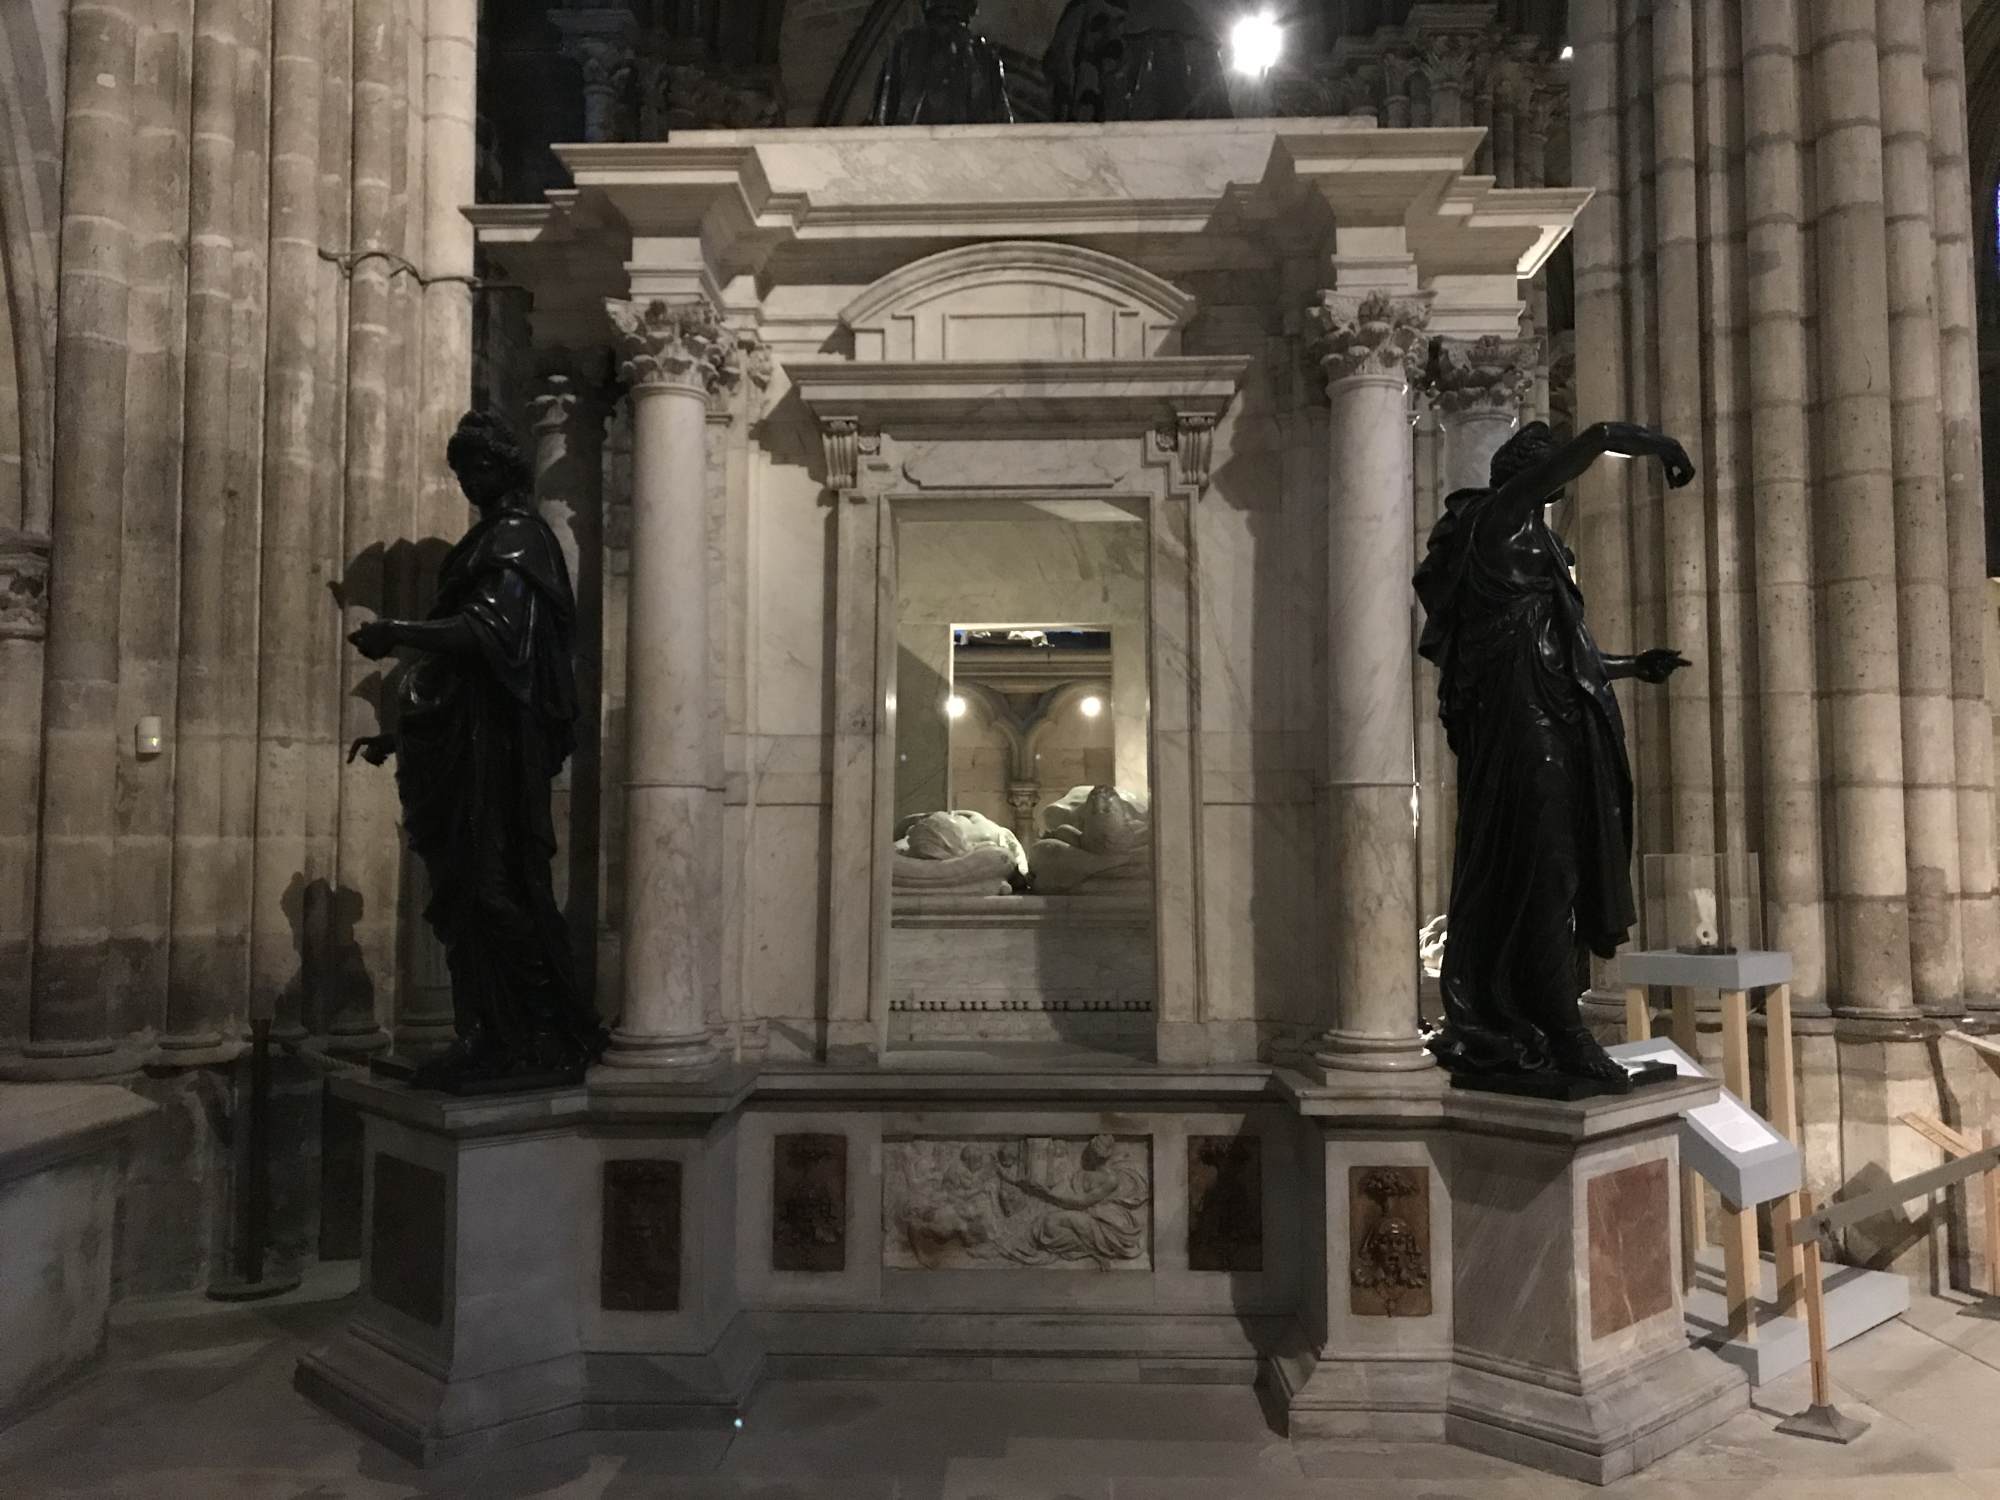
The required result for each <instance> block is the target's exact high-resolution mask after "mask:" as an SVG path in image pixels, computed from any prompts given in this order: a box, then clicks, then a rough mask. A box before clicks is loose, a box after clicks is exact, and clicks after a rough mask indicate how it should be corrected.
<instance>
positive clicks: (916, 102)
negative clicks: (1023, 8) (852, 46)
mask: <svg viewBox="0 0 2000 1500" xmlns="http://www.w3.org/2000/svg"><path fill="white" fill-rule="evenodd" d="M978 10H979V0H924V18H923V20H922V21H921V22H920V23H919V24H918V25H915V26H913V27H911V28H910V29H909V30H908V31H906V32H904V33H903V34H902V35H901V36H900V37H898V38H897V39H896V45H895V47H894V48H893V49H892V50H891V51H890V53H889V60H888V62H886V63H884V64H883V65H882V77H881V81H880V82H878V83H877V84H876V86H875V108H874V109H873V110H871V111H870V112H869V115H868V123H869V124H871V125H1008V124H1012V123H1013V120H1014V109H1013V106H1012V105H1011V104H1009V103H1008V101H1007V70H1006V69H1005V68H1004V67H1002V66H1001V63H1000V53H999V51H998V49H997V48H995V47H994V46H993V44H992V43H991V42H989V41H987V40H986V38H985V37H983V36H981V35H979V33H978V32H976V31H974V30H973V29H972V18H973V16H974V15H976V14H977V13H978Z"/></svg>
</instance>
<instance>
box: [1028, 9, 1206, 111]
mask: <svg viewBox="0 0 2000 1500" xmlns="http://www.w3.org/2000/svg"><path fill="white" fill-rule="evenodd" d="M1042 62H1043V68H1044V70H1045V71H1046V72H1047V74H1048V79H1049V89H1050V96H1051V100H1052V105H1053V110H1052V112H1053V114H1054V117H1055V118H1056V119H1058V120H1066V121H1072V122H1077V123H1085V124H1088V123H1095V122H1097V121H1102V120H1223V119H1227V118H1229V114H1230V109H1229V84H1228V78H1227V75H1226V74H1225V72H1224V70H1223V66H1222V48H1221V46H1220V44H1219V43H1218V42H1217V40H1216V36H1215V32H1214V30H1213V28H1212V26H1211V25H1210V23H1209V21H1208V20H1207V19H1206V18H1205V17H1204V16H1203V15H1202V13H1201V11H1200V10H1199V9H1198V8H1197V7H1196V6H1194V5H1192V4H1190V3H1188V0H1070V3H1069V5H1068V7H1067V8H1066V9H1065V10H1064V11H1063V13H1062V16H1061V18H1060V19H1058V20H1057V22H1056V33H1055V39H1054V40H1053V41H1052V42H1050V43H1049V50H1048V52H1047V53H1046V54H1045V55H1044V57H1043V59H1042Z"/></svg>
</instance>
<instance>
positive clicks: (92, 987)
mask: <svg viewBox="0 0 2000 1500" xmlns="http://www.w3.org/2000/svg"><path fill="white" fill-rule="evenodd" d="M135 31H136V27H135V23H134V19H133V14H132V6H131V5H130V4H129V3H127V0H73V3H72V4H71V6H70V8H69V51H68V57H67V66H68V87H67V94H66V115H65V122H64V137H63V139H64V143H65V149H64V161H63V169H64V170H63V221H62V252H61V260H60V264H61V273H60V277H59V280H58V283H57V291H56V303H57V322H56V362H55V363H56V368H55V423H56V439H55V454H56V461H55V474H54V513H53V518H52V524H51V528H50V530H51V533H52V549H51V551H52V556H51V566H50V569H49V574H48V584H49V603H48V647H47V654H46V656H45V658H44V661H45V668H44V678H43V700H42V701H43V724H44V730H43V742H42V817H41V869H40V876H39V880H38V882H37V887H36V903H35V957H34V974H33V979H32V987H31V990H30V1009H29V1016H28V1040H27V1042H26V1043H25V1045H24V1046H23V1048H22V1051H23V1054H24V1056H25V1058H26V1059H27V1061H28V1063H29V1064H30V1066H31V1067H34V1066H36V1065H39V1067H40V1071H43V1072H47V1073H63V1074H69V1075H80V1074H86V1073H90V1072H93V1071H116V1070H117V1069H118V1068H120V1067H122V1066H124V1063H123V1062H122V1061H121V1060H120V1059H119V1058H118V1057H117V1056H116V1054H115V1052H114V1047H113V1042H112V1039H111V1035H110V1019H111V1017H110V1006H109V991H108V989H107V987H106V983H105V979H106V973H107V965H106V962H105V959H106V950H107V948H108V945H109V942H110V924H111V913H112V901H113V890H114V888H115V880H114V869H113V861H112V846H113V841H114V838H115V832H116V809H117V795H116V794H117V782H118V764H119V759H120V754H121V746H122V745H123V744H125V743H128V741H127V740H126V736H129V735H130V734H131V732H132V726H130V725H121V724H119V723H118V721H117V704H118V617H117V612H116V611H115V610H114V609H110V608H107V607H106V606H107V601H111V600H115V599H116V598H117V597H118V591H119V572H120V567H121V563H122V557H121V536H120V532H121V522H122V515H121V512H122V510H123V492H124V470H125V396H126V354H127V310H128V301H129V294H130V283H129V280H128V264H129V259H130V255H131V249H132V229H131V223H130V214H131V211H132V169H133V151H134V123H135V122H134V118H133V108H134V92H135V91H134V87H133V85H134V80H135V76H136V38H135Z"/></svg>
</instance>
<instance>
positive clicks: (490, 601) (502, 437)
mask: <svg viewBox="0 0 2000 1500" xmlns="http://www.w3.org/2000/svg"><path fill="white" fill-rule="evenodd" d="M446 458H447V461H448V462H449V463H450V464H451V467H452V472H453V473H454V474H455V475H456V476H457V477H458V483H459V487H460V488H461V489H462V490H464V492H465V497H466V499H468V500H470V501H471V502H472V503H473V505H474V506H476V507H477V508H478V510H479V519H478V521H477V522H475V523H474V524H473V526H472V529H471V530H469V531H468V532H466V534H465V536H464V538H463V539H462V540H460V542H459V543H458V545H457V546H455V547H453V548H452V550H451V552H450V554H449V555H448V556H447V557H446V558H445V560H444V565H443V568H442V570H441V572H440V574H439V578H438V592H437V601H436V603H435V604H434V605H433V606H432V608H431V611H430V613H429V615H428V616H427V617H426V618H425V619H423V620H388V619H380V620H371V621H369V622H368V623H367V624H365V625H363V626H361V627H360V628H359V629H358V630H356V631H354V632H353V634H352V635H351V636H349V638H348V639H349V640H350V641H352V642H353V644H354V647H355V649H356V650H358V651H359V652H360V653H361V654H362V655H363V656H365V657H367V658H368V659H369V660H370V661H379V660H380V659H382V658H383V657H385V656H388V655H389V654H390V653H391V652H393V651H396V650H397V649H399V648H402V649H408V650H411V651H413V652H415V653H416V656H415V659H414V660H413V661H412V662H411V663H410V664H409V666H408V668H407V670H405V671H404V672H403V673H402V674H401V684H400V688H399V691H398V701H399V709H400V712H399V714H398V716H397V719H396V727H395V731H394V732H393V733H390V734H380V735H371V736H368V737H366V738H364V739H360V740H357V741H356V742H355V744H354V746H353V748H352V749H351V750H350V751H349V752H348V758H349V759H350V760H352V759H353V758H354V757H355V756H356V755H359V756H362V757H364V758H365V759H366V760H367V761H368V763H369V764H370V765H378V766H379V765H381V764H382V763H383V762H384V761H386V760H387V759H388V758H389V757H390V756H391V755H394V756H395V757H396V788H397V791H398V793H399V794H400V795H401V798H402V804H403V827H404V829H405V831H406V833H407V834H408V836H409V840H410V847H411V848H412V849H413V850H414V851H415V852H416V854H417V856H418V857H419V858H420V859H422V860H423V862H424V870H425V873H426V874H427V875H428V876H429V878H430V891H431V899H430V904H429V906H428V907H426V908H425V911H424V916H425V918H426V919H427V920H428V921H429V922H430V924H431V927H432V928H433V929H434V930H435V931H436V933H437V935H438V939H439V941H440V942H441V943H442V944H443V945H444V950H445V956H446V959H447V962H448V963H449V966H450V970H451V992H452V1010H453V1016H454V1020H455V1022H456V1028H457V1032H458V1039H457V1041H455V1042H454V1043H453V1044H452V1045H451V1046H450V1047H449V1048H448V1049H447V1050H446V1051H445V1052H444V1053H442V1054H441V1055H440V1056H438V1057H436V1058H432V1059H429V1060H427V1061H426V1062H424V1063H423V1064H421V1065H420V1066H419V1067H418V1069H417V1073H416V1076H415V1078H414V1080H413V1081H414V1082H416V1083H417V1084H418V1086H419V1087H436V1088H445V1089H451V1090H454V1091H457V1090H464V1089H479V1090H485V1089H505V1088H510V1087H514V1088H525V1087H545V1086H547V1085H548V1084H550V1083H551V1082H554V1081H568V1080H575V1079H580V1078H581V1077H582V1075H583V1072H584V1069H585V1068H586V1067H588V1065H589V1064H590V1063H591V1062H593V1061H594V1060H595V1059H596V1058H597V1056H598V1054H599V1053H600V1052H602V1051H603V1049H604V1044H605V1031H604V1027H603V1024H602V1023H601V1022H600V1021H599V1019H598V1017H597V1013H596V1010H595V1008H594V1007H593V1006H592V1004H591V1001H590V998H589V997H588V996H587V995H583V994H580V993H578V991H577V988H576V981H575V970H574V968H573V966H572V964H571V961H570V948H569V935H568V928H567V927H566V925H565V923H564V921H563V915H562V912H561V911H560V909H558V907H557V906H556V901H555V893H554V888H553V886H552V884H551V881H550V875H549V862H550V860H551V859H552V858H553V857H554V855H555V848H556V841H555V826H554V823H553V820H552V819H551V816H550V811H549V783H550V781H551V780H552V779H553V777H554V776H555V774H556V773H557V771H559V770H560V769H561V768H562V764H563V762H564V761H565V760H566V759H568V757H569V753H570V750H571V748H572V745H573V743H574V730H575V721H576V715H577V696H576V677H575V673H574V669H573V667H572V658H573V645H572V637H573V635H574V633H575V628H576V600H575V596H574V594H573V593H572V591H571V588H570V579H569V569H568V567H567V566H566V565H565V563H564V561H563V554H562V548H561V547H560V546H559V545H558V544H557V541H556V537H555V533H554V532H552V531H551V530H550V529H549V527H548V523H547V522H545V521H544V520H542V518H541V516H540V515H539V514H538V513H537V512H536V510H535V505H534V500H533V498H532V492H533V483H534V476H533V471H532V470H531V469H530V467H529V464H528V461H527V458H526V456H525V455H524V454H523V453H522V451H521V449H520V448H519V446H518V445H517V444H516V443H515V441H514V439H513V437H512V435H511V434H510V433H508V432H507V430H506V428H505V427H504V425H502V424H501V423H500V422H499V421H498V420H496V419H494V418H492V417H489V416H487V415H486V414H484V413H481V412H470V413H468V414H467V415H466V416H465V417H464V418H463V419H462V420H461V421H460V422H459V424H458V430H457V431H456V432H455V433H453V435H452V438H451V443H450V445H449V447H448V449H447V450H446Z"/></svg>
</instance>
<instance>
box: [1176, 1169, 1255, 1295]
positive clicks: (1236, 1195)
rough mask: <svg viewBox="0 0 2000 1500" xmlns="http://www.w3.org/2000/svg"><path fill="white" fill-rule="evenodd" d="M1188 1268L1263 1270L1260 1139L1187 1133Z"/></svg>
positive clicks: (1191, 1269) (1202, 1269) (1192, 1269)
mask: <svg viewBox="0 0 2000 1500" xmlns="http://www.w3.org/2000/svg"><path fill="white" fill-rule="evenodd" d="M1187 1255H1188V1269H1189V1270H1190V1271H1261V1270H1263V1269H1264V1141H1263V1138H1262V1137H1261V1136H1254V1135H1192V1136H1189V1137H1188V1243H1187Z"/></svg>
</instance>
